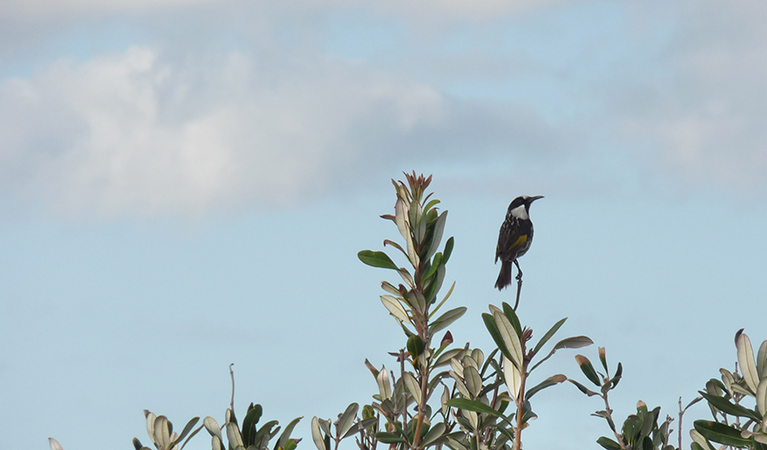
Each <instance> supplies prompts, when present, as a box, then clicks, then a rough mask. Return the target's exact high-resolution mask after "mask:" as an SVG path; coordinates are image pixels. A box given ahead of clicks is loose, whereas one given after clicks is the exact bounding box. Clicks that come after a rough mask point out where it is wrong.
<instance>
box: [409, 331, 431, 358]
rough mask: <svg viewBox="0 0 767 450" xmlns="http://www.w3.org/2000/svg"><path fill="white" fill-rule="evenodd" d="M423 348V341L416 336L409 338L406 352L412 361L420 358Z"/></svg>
mask: <svg viewBox="0 0 767 450" xmlns="http://www.w3.org/2000/svg"><path fill="white" fill-rule="evenodd" d="M425 347H426V345H425V344H424V342H423V339H421V337H420V336H418V335H417V334H416V335H413V336H410V337H409V338H408V340H407V351H408V353H410V355H411V356H412V357H413V359H414V360H415V359H418V357H419V356H421V354H422V353H423V351H424V349H425Z"/></svg>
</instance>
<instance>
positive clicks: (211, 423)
mask: <svg viewBox="0 0 767 450" xmlns="http://www.w3.org/2000/svg"><path fill="white" fill-rule="evenodd" d="M202 424H203V425H204V426H205V429H206V430H208V433H210V435H211V436H218V437H219V439H220V438H221V427H219V426H218V422H216V419H214V418H212V417H210V416H208V417H206V418H205V419H203V421H202Z"/></svg>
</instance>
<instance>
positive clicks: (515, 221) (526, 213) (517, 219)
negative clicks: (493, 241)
mask: <svg viewBox="0 0 767 450" xmlns="http://www.w3.org/2000/svg"><path fill="white" fill-rule="evenodd" d="M539 198H543V196H542V195H539V196H536V197H528V196H527V195H523V196H521V197H517V198H515V199H514V201H512V202H511V204H510V205H509V209H508V211H507V212H506V220H504V221H503V225H501V231H500V233H499V234H498V246H497V247H496V248H495V262H496V263H497V262H498V260H499V259H500V260H501V273H500V274H499V275H498V280H497V281H496V282H495V287H497V288H498V290H499V291H500V290H501V289H503V288H505V287H506V286H509V285H510V284H511V263H514V264H515V265H516V266H517V280H518V281H520V280H521V279H522V270H520V268H519V262H517V258H519V257H520V256H522V255H524V254H525V253H526V252H527V250H528V249H529V248H530V244H531V243H532V242H533V222H532V221H531V220H530V204H531V203H533V202H534V201H536V200H538V199H539ZM517 301H519V300H517Z"/></svg>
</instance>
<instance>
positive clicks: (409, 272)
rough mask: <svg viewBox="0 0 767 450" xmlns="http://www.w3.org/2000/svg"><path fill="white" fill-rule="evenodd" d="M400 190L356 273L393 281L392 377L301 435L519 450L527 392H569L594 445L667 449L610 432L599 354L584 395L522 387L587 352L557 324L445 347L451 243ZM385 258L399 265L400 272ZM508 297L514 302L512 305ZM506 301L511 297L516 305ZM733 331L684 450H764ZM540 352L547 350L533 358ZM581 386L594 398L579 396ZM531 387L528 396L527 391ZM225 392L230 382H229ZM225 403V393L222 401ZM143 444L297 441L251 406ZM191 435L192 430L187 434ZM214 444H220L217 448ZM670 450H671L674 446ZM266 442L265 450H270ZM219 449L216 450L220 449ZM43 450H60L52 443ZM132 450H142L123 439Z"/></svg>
mask: <svg viewBox="0 0 767 450" xmlns="http://www.w3.org/2000/svg"><path fill="white" fill-rule="evenodd" d="M405 179H406V183H405V182H402V181H399V182H397V181H394V180H392V183H393V185H394V188H395V190H396V201H395V205H394V214H386V215H383V216H381V217H382V218H384V219H386V220H390V221H391V222H393V223H394V224H395V226H396V228H397V230H398V232H399V234H400V236H401V238H402V240H401V241H399V242H397V241H395V240H389V239H386V240H384V241H383V245H384V247H389V248H391V249H393V252H392V253H394V257H392V255H390V254H389V253H387V252H384V251H371V250H363V251H360V252H359V253H358V258H359V259H360V261H362V262H363V263H365V264H367V265H369V266H372V267H376V268H383V269H387V270H391V271H393V272H394V273H395V274H396V276H398V277H399V278H398V280H397V281H383V282H382V283H381V287H382V289H383V291H384V294H382V295H380V300H381V302H382V304H383V306H384V307H385V308H386V310H387V311H388V312H389V314H390V315H391V316H392V317H393V318H394V319H395V321H396V323H397V329H398V330H399V331H401V332H402V333H403V341H402V346H401V347H400V349H399V350H398V351H396V352H392V353H390V355H391V356H393V357H394V358H395V359H394V362H395V367H396V368H395V369H393V370H392V369H387V368H386V366H385V365H381V367H380V369H379V368H377V367H376V366H374V365H373V364H372V363H370V362H369V361H368V360H366V361H365V365H366V366H367V368H368V369H369V370H370V372H371V374H372V375H373V379H374V381H375V386H376V387H377V389H376V390H377V392H376V393H375V394H374V395H373V396H372V398H373V401H372V402H370V403H369V404H365V405H363V406H362V407H361V408H360V405H359V403H351V404H350V405H349V406H348V407H347V408H346V409H345V411H344V412H342V413H340V414H338V416H337V418H336V419H335V420H330V419H321V418H319V417H313V418H312V420H311V424H310V429H311V436H312V441H313V442H314V445H315V446H316V447H317V449H318V450H338V448H339V445H340V443H341V442H342V441H343V440H345V439H350V438H352V437H354V439H355V441H356V443H357V445H358V446H359V448H360V450H375V449H376V448H377V447H378V446H379V444H383V445H385V446H388V448H389V450H423V449H426V448H436V449H441V448H442V447H448V448H449V449H450V450H512V449H513V450H520V449H521V448H522V432H523V430H525V429H527V428H528V427H529V426H530V421H531V420H532V419H534V418H536V417H537V416H536V414H535V413H534V412H533V408H532V405H531V399H532V398H533V396H534V395H536V394H537V393H538V392H540V391H542V390H544V389H547V388H549V387H552V386H555V385H558V384H561V383H562V382H564V381H569V382H570V383H572V384H573V385H574V386H576V387H577V388H578V389H579V390H580V391H581V392H582V393H584V394H585V395H587V396H589V397H594V396H597V397H600V398H601V399H602V401H603V403H604V408H603V409H600V410H598V411H596V412H595V413H594V414H593V415H594V416H597V417H601V418H603V419H604V420H605V421H606V422H607V425H608V427H609V428H610V430H611V431H612V433H613V437H606V436H602V437H600V438H599V439H597V441H596V442H597V443H598V444H599V445H601V446H602V447H603V448H605V449H607V450H676V449H677V447H674V446H673V445H671V444H670V443H669V437H670V434H671V432H672V430H671V429H670V425H671V423H672V420H673V419H672V418H671V417H669V416H667V417H666V419H665V420H664V421H663V422H659V420H660V408H659V407H657V408H654V409H649V408H648V407H647V405H645V404H644V403H643V402H641V401H640V402H639V403H638V404H637V409H636V413H635V414H630V415H629V416H628V417H627V418H626V419H625V421H624V422H623V424H622V425H621V426H620V427H618V426H617V425H616V423H615V420H614V418H613V410H612V409H611V408H610V403H609V398H608V394H609V392H610V391H612V390H613V389H615V388H616V387H617V386H618V384H619V382H620V380H621V379H622V377H623V366H622V364H621V363H618V365H617V367H616V369H615V371H614V372H612V374H611V372H610V370H609V368H608V364H607V358H606V352H605V349H604V348H603V347H600V348H599V361H600V363H601V369H599V370H597V369H596V368H595V367H594V365H593V364H592V363H591V361H590V360H589V359H588V358H587V357H585V356H583V355H576V357H575V359H576V362H577V364H578V366H579V367H580V369H581V372H582V373H583V375H584V376H585V377H586V379H587V380H588V383H586V384H584V383H581V382H579V381H576V380H573V379H569V378H568V377H567V376H566V375H564V374H554V375H549V376H548V377H545V378H541V379H538V380H537V383H536V384H533V383H532V382H531V381H532V379H531V378H530V377H531V374H532V373H533V372H534V371H535V370H536V369H538V368H539V367H541V365H542V364H543V363H544V362H546V361H547V360H549V359H550V358H551V357H552V356H554V354H555V353H556V352H557V351H558V350H561V349H574V348H580V347H584V346H588V345H590V344H592V341H591V339H589V338H588V337H586V336H574V337H569V338H565V339H561V340H558V341H556V343H554V344H553V345H550V344H549V342H554V341H552V338H553V337H554V336H555V335H556V333H557V332H558V331H559V330H560V328H561V327H562V326H563V325H564V323H565V321H566V318H564V319H561V320H559V321H558V322H556V323H555V324H554V325H552V326H551V327H550V328H549V329H548V330H547V331H546V333H544V334H543V335H542V337H541V338H540V339H539V340H538V341H537V342H536V343H535V344H534V345H533V344H532V342H531V340H532V338H533V330H532V328H529V327H527V326H524V325H523V324H522V320H521V319H520V317H519V316H518V315H517V313H516V311H515V308H512V307H511V306H509V304H507V303H503V304H502V305H501V306H500V307H497V306H494V305H490V306H489V312H488V313H484V314H482V320H483V322H484V325H485V327H486V328H487V330H488V333H489V334H490V336H491V337H492V339H493V341H494V343H495V347H496V348H494V349H492V350H491V351H490V352H489V354H487V355H486V354H485V352H484V351H483V350H481V349H478V348H471V346H470V344H469V343H466V344H465V345H464V346H463V347H454V346H453V336H452V334H451V332H450V331H448V328H449V327H450V325H452V324H453V323H454V322H455V321H456V320H458V319H459V318H461V317H462V316H463V315H464V313H465V312H466V307H463V306H459V307H456V308H452V309H448V308H447V307H446V306H445V305H446V304H447V301H448V299H449V298H450V297H451V294H452V292H453V288H454V287H455V283H453V284H452V285H451V286H450V288H449V289H448V290H447V293H445V294H442V293H441V290H442V287H443V283H444V280H445V276H446V266H447V263H448V262H449V260H450V256H451V254H452V251H453V247H454V239H453V238H452V237H450V238H448V239H446V240H445V242H444V245H443V243H442V242H443V237H444V232H445V227H446V223H447V211H442V212H440V211H439V209H438V205H439V204H440V201H439V200H437V199H432V198H431V197H432V194H431V193H429V194H427V193H426V190H427V189H428V187H429V185H430V183H431V176H429V177H424V176H423V175H416V174H415V172H413V173H412V174H405ZM395 259H397V260H403V259H404V261H405V264H404V266H403V265H400V264H397V263H395ZM517 295H519V291H518V294H517ZM517 299H518V298H517ZM742 331H743V330H740V331H739V332H738V333H737V334H736V335H735V345H736V348H737V357H738V364H739V366H740V369H741V371H742V374H739V373H738V371H737V370H736V371H735V372H729V371H728V370H726V369H721V370H720V372H721V380H717V379H712V380H710V381H709V382H708V383H707V384H706V389H705V391H701V392H700V394H701V395H702V397H698V398H696V399H695V400H693V401H692V402H690V403H689V404H688V405H687V407H685V408H684V409H683V408H682V403H681V398H680V400H679V425H680V427H681V421H682V416H683V414H684V412H685V411H686V410H687V409H688V408H689V407H690V406H691V405H693V404H694V403H696V402H697V401H699V400H701V399H702V398H705V400H706V401H707V402H708V405H709V408H710V409H711V412H712V414H713V420H698V421H695V422H694V429H693V430H692V431H691V432H690V434H691V436H692V439H693V443H692V445H691V447H692V449H693V450H714V449H715V447H714V445H713V444H712V442H714V443H717V444H722V445H723V446H728V447H730V448H748V449H754V450H767V341H765V342H763V343H762V345H761V346H760V347H759V350H758V353H757V355H756V356H754V352H753V348H752V346H751V342H750V340H749V339H748V336H746V335H745V333H743V332H742ZM544 348H546V349H547V351H544ZM589 383H590V384H591V385H593V386H594V387H596V390H592V389H594V388H593V387H589V386H587V384H589ZM531 384H532V387H529V385H531ZM232 390H233V391H234V375H233V374H232ZM233 398H234V392H233V393H232V399H233ZM745 400H749V401H750V402H751V403H749V404H748V405H744V404H743V402H744V401H745ZM144 413H145V417H146V427H147V433H148V435H149V437H150V439H151V441H152V444H153V445H154V447H155V448H156V449H157V450H182V449H183V448H184V446H185V445H186V444H187V443H188V442H189V441H190V440H191V439H192V438H193V437H194V436H195V435H196V434H197V433H198V432H199V431H200V430H201V429H202V428H205V430H206V431H207V432H208V434H209V435H210V436H211V449H212V450H295V449H296V447H297V444H298V443H299V441H300V439H293V438H291V437H290V436H291V433H292V432H293V430H294V428H295V426H296V425H297V424H298V422H299V421H300V420H301V417H299V418H296V419H294V420H293V421H291V422H290V423H289V424H288V425H287V426H286V427H285V430H284V431H283V432H282V433H281V434H279V436H278V433H279V432H280V427H279V424H278V422H277V421H275V420H271V421H267V422H266V423H263V424H262V425H260V426H258V423H259V420H260V419H261V417H262V415H263V409H262V407H261V405H258V404H253V403H251V404H250V405H249V406H248V409H247V411H246V413H245V416H244V418H243V420H242V423H241V424H240V423H239V422H238V420H237V418H236V417H235V414H234V405H233V400H232V406H231V407H230V408H229V409H227V410H226V412H225V416H224V424H223V426H219V425H218V423H217V422H216V420H215V419H213V418H212V417H206V418H205V419H204V420H203V421H202V425H199V426H197V423H198V422H199V417H194V418H193V419H191V420H190V421H189V422H188V423H187V424H186V426H185V427H184V428H183V430H182V431H181V433H180V434H178V433H176V432H174V431H173V425H172V423H171V422H170V421H169V420H168V419H167V417H165V416H162V415H161V416H156V415H155V414H153V413H151V412H149V411H145V412H144ZM195 427H196V428H195ZM224 436H226V438H224ZM678 436H679V448H681V435H680V434H678ZM274 438H277V440H276V442H274V444H273V445H272V444H270V443H271V442H272V440H273V439H274ZM225 441H226V447H225V444H224V442H225ZM49 444H50V447H51V450H63V449H62V447H61V445H60V444H59V443H58V442H57V441H56V440H55V439H53V438H50V439H49ZM133 444H134V447H135V449H136V450H150V449H149V447H145V446H143V445H142V444H141V442H140V441H139V440H138V439H136V438H134V439H133Z"/></svg>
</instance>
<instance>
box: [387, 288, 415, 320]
mask: <svg viewBox="0 0 767 450" xmlns="http://www.w3.org/2000/svg"><path fill="white" fill-rule="evenodd" d="M381 303H383V305H384V307H385V308H386V309H387V310H388V311H389V314H391V315H392V316H394V318H395V319H397V320H399V321H400V322H407V323H411V322H410V317H408V315H407V312H406V311H405V308H403V307H402V304H401V303H400V301H399V299H397V298H396V297H394V296H392V295H382V296H381Z"/></svg>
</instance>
